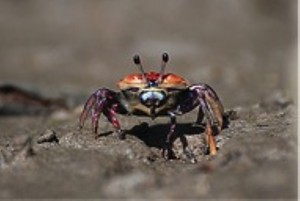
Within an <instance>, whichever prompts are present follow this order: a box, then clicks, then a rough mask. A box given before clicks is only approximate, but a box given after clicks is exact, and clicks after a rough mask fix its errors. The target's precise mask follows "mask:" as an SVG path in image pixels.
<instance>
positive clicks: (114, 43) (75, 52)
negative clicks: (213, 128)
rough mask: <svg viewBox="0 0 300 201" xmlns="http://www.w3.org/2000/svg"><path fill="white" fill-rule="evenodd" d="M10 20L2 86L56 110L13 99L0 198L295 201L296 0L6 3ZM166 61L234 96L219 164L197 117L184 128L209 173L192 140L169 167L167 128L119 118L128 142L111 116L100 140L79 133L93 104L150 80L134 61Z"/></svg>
mask: <svg viewBox="0 0 300 201" xmlns="http://www.w3.org/2000/svg"><path fill="white" fill-rule="evenodd" d="M42 2H43V3H42ZM0 19H1V20H0V27H1V31H0V44H1V45H0V66H1V67H0V82H1V83H0V84H1V85H0V86H5V85H6V84H13V85H14V86H17V87H19V88H22V89H26V90H28V91H30V93H31V92H34V93H36V94H38V95H40V96H41V97H45V98H46V99H47V98H50V99H51V101H50V103H49V104H46V103H43V104H40V103H37V102H36V101H34V100H32V96H29V97H25V99H26V100H27V101H24V100H25V99H24V96H20V94H19V95H17V96H16V94H18V92H17V93H15V92H16V91H15V92H14V93H13V95H12V96H11V94H10V95H8V94H7V90H3V88H0V115H1V116H0V128H1V129H0V178H1V179H0V189H1V190H0V197H1V198H170V199H175V198H195V199H196V198H197V199H199V198H220V199H234V198H254V199H259V198H261V199H265V198H279V199H280V198H281V199H296V197H297V135H296V116H297V114H296V102H295V100H296V99H295V96H296V90H295V89H296V87H295V85H294V83H295V80H296V79H297V78H296V75H295V74H296V73H295V71H296V67H295V66H296V63H297V57H296V34H297V23H296V1H293V0H290V1H285V0H273V1H272V4H270V3H269V1H267V0H251V1H239V0H230V1H228V2H227V3H223V2H222V3H221V2H220V1H205V0H200V1H198V0H197V1H196V0H195V1H190V2H189V3H187V2H185V1H180V0H177V1H164V2H161V1H155V0H154V1H151V2H148V1H147V2H146V1H138V0H126V1H125V0H124V1H94V0H88V1H85V2H84V3H83V1H77V0H74V1H58V0H53V1H35V0H30V1H27V2H26V3H25V2H19V1H0ZM164 51H167V52H168V53H169V54H170V56H171V60H170V62H169V64H168V66H167V71H168V72H174V73H177V74H180V75H182V76H184V77H185V78H186V79H188V80H189V81H190V82H191V83H196V82H199V81H201V82H205V83H208V84H210V85H211V86H213V88H214V89H215V90H216V91H217V93H218V94H219V96H220V97H221V100H222V102H223V104H224V106H225V111H226V114H227V115H228V125H227V127H226V128H225V129H224V130H223V131H222V132H221V133H220V135H218V136H217V144H218V147H219V150H218V154H217V155H216V156H213V157H212V156H209V155H205V154H204V152H203V148H204V139H203V138H204V133H203V128H202V127H201V126H200V127H199V126H196V125H194V124H193V123H194V121H195V119H196V114H197V111H193V112H191V113H189V114H187V115H184V116H181V117H179V119H178V123H179V125H178V130H177V132H178V133H179V134H182V135H183V136H184V138H185V139H186V140H187V141H188V146H189V147H190V149H191V150H192V151H193V153H194V155H195V157H196V159H197V163H191V161H190V160H189V159H188V158H186V157H185V155H184V154H183V152H182V142H181V141H180V139H176V140H175V142H174V147H173V150H174V152H175V154H176V156H177V157H178V159H176V160H169V161H166V160H164V159H163V158H162V157H161V148H162V142H163V139H164V136H165V135H166V133H167V132H168V129H169V125H168V123H169V119H167V118H157V119H155V120H154V121H152V120H151V119H149V118H135V117H125V116H118V118H119V119H120V121H121V123H122V127H123V128H124V129H126V130H127V132H128V136H127V139H126V140H125V141H120V140H119V139H118V137H117V134H116V133H114V132H113V128H112V127H111V125H110V124H109V122H107V120H106V119H105V118H101V121H100V125H99V130H100V133H99V135H98V136H96V137H95V135H94V134H93V133H92V132H91V129H90V124H89V123H88V124H87V125H86V127H84V128H83V129H82V130H81V131H80V130H78V118H79V115H80V112H81V109H82V104H83V103H84V101H85V100H86V98H87V96H88V95H89V94H91V93H92V92H93V91H95V90H96V89H97V88H99V87H101V86H106V87H109V88H111V89H115V90H116V86H115V82H117V81H118V80H119V79H120V78H122V77H123V76H124V75H126V74H129V73H131V72H137V70H136V67H135V66H134V65H133V64H132V55H133V54H134V53H139V54H140V55H141V57H142V61H143V64H144V66H145V69H146V70H147V71H148V70H157V69H159V64H160V57H161V53H162V52H164ZM20 97H21V98H20ZM33 97H36V96H35V95H34V96H33ZM52 100H53V101H52ZM62 102H64V103H65V105H66V107H67V109H66V108H62V105H61V104H60V103H62Z"/></svg>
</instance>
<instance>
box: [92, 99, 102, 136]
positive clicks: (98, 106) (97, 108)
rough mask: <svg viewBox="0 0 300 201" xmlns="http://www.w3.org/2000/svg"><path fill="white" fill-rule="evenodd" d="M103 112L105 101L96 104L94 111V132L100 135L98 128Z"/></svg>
mask: <svg viewBox="0 0 300 201" xmlns="http://www.w3.org/2000/svg"><path fill="white" fill-rule="evenodd" d="M102 110H103V101H100V102H99V103H97V104H95V107H94V108H93V109H92V130H94V133H95V134H97V133H98V126H99V118H100V115H101V113H102Z"/></svg>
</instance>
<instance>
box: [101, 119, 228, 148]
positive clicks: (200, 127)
mask: <svg viewBox="0 0 300 201" xmlns="http://www.w3.org/2000/svg"><path fill="white" fill-rule="evenodd" d="M229 124H230V122H229V119H228V118H227V116H224V118H223V128H222V129H225V128H228V125H229ZM213 130H214V133H216V135H218V134H219V133H218V131H217V129H216V128H215V127H213ZM169 132H170V124H169V123H165V124H156V125H152V126H149V125H148V123H146V122H143V123H141V124H139V125H135V126H133V127H132V128H131V129H129V130H126V134H127V135H131V136H134V137H136V138H138V139H139V140H141V141H143V142H144V143H145V144H146V145H147V146H148V147H155V148H158V149H162V148H163V147H164V146H165V140H166V138H167V135H168V133H169ZM204 132H205V124H203V123H202V124H195V123H178V124H176V131H175V134H174V135H173V138H171V144H173V142H174V141H175V140H177V139H178V138H179V140H180V141H181V143H182V145H183V146H185V147H187V146H188V140H187V138H186V136H193V135H199V136H203V135H204ZM113 133H114V132H113V131H108V132H104V133H100V134H98V135H97V138H98V137H105V136H109V135H111V134H113Z"/></svg>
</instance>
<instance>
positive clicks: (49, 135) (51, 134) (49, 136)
mask: <svg viewBox="0 0 300 201" xmlns="http://www.w3.org/2000/svg"><path fill="white" fill-rule="evenodd" d="M46 142H56V143H58V139H57V136H56V133H55V131H53V130H51V129H47V130H46V131H45V132H44V133H43V134H42V135H41V136H40V137H39V138H38V140H37V143H38V144H42V143H46Z"/></svg>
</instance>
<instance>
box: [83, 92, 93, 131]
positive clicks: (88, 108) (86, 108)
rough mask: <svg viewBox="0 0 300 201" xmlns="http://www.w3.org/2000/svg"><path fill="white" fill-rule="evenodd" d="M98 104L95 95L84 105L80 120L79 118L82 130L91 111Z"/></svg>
mask: <svg viewBox="0 0 300 201" xmlns="http://www.w3.org/2000/svg"><path fill="white" fill-rule="evenodd" d="M95 102H96V97H95V95H94V94H93V95H92V96H90V97H89V98H88V100H87V101H86V103H85V104H84V108H83V111H82V112H81V115H80V118H79V128H80V129H82V128H83V126H84V123H85V121H86V118H87V116H88V114H89V113H90V111H91V109H92V108H93V106H94V104H95Z"/></svg>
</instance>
